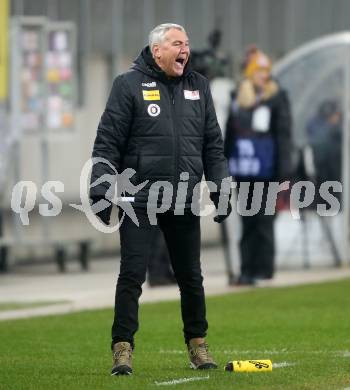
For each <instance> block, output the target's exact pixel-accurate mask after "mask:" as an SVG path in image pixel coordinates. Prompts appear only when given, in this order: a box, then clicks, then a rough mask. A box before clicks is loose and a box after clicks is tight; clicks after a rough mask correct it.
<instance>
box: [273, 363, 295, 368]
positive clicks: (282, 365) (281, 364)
mask: <svg viewBox="0 0 350 390" xmlns="http://www.w3.org/2000/svg"><path fill="white" fill-rule="evenodd" d="M291 366H295V363H289V362H280V363H272V368H284V367H291Z"/></svg>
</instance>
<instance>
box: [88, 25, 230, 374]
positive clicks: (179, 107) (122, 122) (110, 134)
mask: <svg viewBox="0 0 350 390" xmlns="http://www.w3.org/2000/svg"><path fill="white" fill-rule="evenodd" d="M149 38H150V39H149V46H147V47H146V48H144V49H143V50H142V52H141V54H140V56H139V57H138V58H137V59H136V61H135V63H134V64H133V66H132V67H131V69H130V70H129V71H128V72H126V73H124V74H122V75H120V76H118V77H117V78H116V79H115V81H114V83H113V87H112V91H111V94H110V96H109V99H108V102H107V105H106V109H105V111H104V113H103V115H102V117H101V121H100V123H99V126H98V131H97V137H96V140H95V144H94V150H93V157H102V158H105V159H107V160H108V161H109V162H110V163H111V164H112V165H113V166H114V167H115V168H116V170H117V171H118V172H121V171H123V170H124V169H126V168H132V169H134V170H135V171H136V173H135V175H134V176H133V178H132V182H133V184H134V185H139V184H140V183H145V185H144V186H141V187H142V188H141V189H140V190H139V191H138V192H137V194H135V195H134V202H133V208H134V210H135V213H136V216H137V219H138V222H139V225H138V226H137V225H136V224H135V223H134V222H133V221H132V220H131V219H130V218H129V217H128V216H127V215H124V220H123V223H122V225H121V227H120V241H121V265H120V274H119V278H118V282H117V287H116V297H115V317H114V323H113V327H112V350H113V368H112V375H119V374H131V373H132V364H131V355H132V351H133V349H134V334H135V333H136V331H137V329H138V299H139V297H140V295H141V292H142V288H141V286H142V284H143V282H144V281H145V275H146V268H147V262H148V259H149V257H150V256H151V255H152V254H151V252H152V239H153V237H154V234H155V229H156V228H157V227H156V226H154V225H152V224H151V223H150V220H149V218H148V215H147V211H149V209H148V206H149V204H150V198H152V199H154V186H153V185H154V184H155V183H157V182H159V181H161V182H162V183H164V182H166V183H169V186H170V187H171V189H172V190H173V194H174V195H173V196H172V197H171V199H170V203H169V205H168V207H167V208H166V209H165V210H164V209H163V210H162V211H163V212H161V213H158V214H157V225H158V227H159V228H160V229H161V230H162V231H163V233H164V237H165V240H166V243H167V246H168V250H169V254H170V258H171V262H172V266H173V269H174V274H175V277H176V280H177V282H178V285H179V288H180V292H181V312H182V319H183V323H184V337H185V342H186V344H187V348H188V352H189V357H190V364H191V367H192V368H195V369H208V368H216V367H217V365H216V363H215V362H214V360H213V359H212V357H211V356H210V354H209V352H208V347H207V344H206V343H205V339H204V338H205V336H206V332H207V328H208V324H207V321H206V309H205V297H204V289H203V277H202V274H201V267H200V221H199V216H198V215H196V214H195V213H194V212H192V210H193V208H191V204H192V198H193V195H194V194H193V193H194V191H195V190H196V188H198V184H199V183H200V182H201V180H202V176H203V173H204V175H205V178H206V180H207V181H211V182H213V183H214V184H215V185H216V188H217V190H216V191H213V192H212V193H211V199H212V201H213V202H214V204H215V206H216V208H218V205H219V194H220V192H219V191H220V189H221V197H220V204H221V202H222V199H223V198H224V200H225V199H226V202H227V203H226V208H225V211H224V212H220V215H219V214H218V215H216V217H215V218H214V219H215V221H216V222H221V221H223V220H224V219H225V218H226V217H227V216H228V215H229V213H230V212H231V206H230V203H229V201H228V200H229V190H226V192H225V190H222V188H221V187H220V186H221V183H222V180H223V179H224V178H227V177H229V173H228V170H227V162H226V159H225V157H224V154H223V141H222V137H221V131H220V128H219V125H218V123H217V119H216V114H215V110H214V106H213V102H212V98H211V94H210V90H209V84H208V81H207V79H206V78H205V77H203V76H201V75H200V74H198V73H196V72H194V71H192V70H191V69H190V66H189V56H190V48H189V40H188V37H187V34H186V32H185V30H184V28H183V27H182V26H179V25H176V24H162V25H160V26H157V27H156V28H155V29H153V30H152V31H151V33H150V37H149ZM111 173H112V172H111V171H110V167H108V165H106V164H96V165H94V167H93V171H92V181H96V180H98V179H99V178H100V177H102V175H104V174H111ZM184 183H185V185H186V189H187V191H186V194H185V196H180V197H179V196H176V195H178V194H179V189H180V187H181V188H183V187H182V186H183V185H184ZM158 189H159V188H158ZM106 191H107V187H106V185H105V184H104V183H102V184H100V185H99V186H95V187H93V188H91V193H90V196H91V198H92V200H93V201H94V202H96V201H98V200H100V199H102V198H105V195H106ZM165 192H166V191H165V190H164V191H163V192H162V191H161V190H160V191H159V193H158V192H157V194H156V198H157V200H156V202H155V203H156V205H155V207H157V204H158V201H159V198H158V195H159V197H160V198H161V197H162V195H163V196H164V197H165ZM177 198H178V199H177ZM180 198H181V199H180ZM179 199H180V203H181V202H182V207H178V206H179V205H178V203H176V202H177V200H179ZM179 210H180V211H179ZM181 210H182V212H181ZM98 216H99V217H100V218H101V219H102V221H103V222H105V223H106V224H108V223H109V219H110V208H107V209H105V210H103V211H102V212H100V213H98ZM119 216H120V217H121V216H122V211H121V210H120V211H119Z"/></svg>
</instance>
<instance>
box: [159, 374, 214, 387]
mask: <svg viewBox="0 0 350 390" xmlns="http://www.w3.org/2000/svg"><path fill="white" fill-rule="evenodd" d="M206 379H209V375H207V376H194V377H192V378H179V379H172V380H171V381H166V382H157V381H155V382H154V383H155V385H157V386H172V385H179V384H180V383H186V382H194V381H202V380H206Z"/></svg>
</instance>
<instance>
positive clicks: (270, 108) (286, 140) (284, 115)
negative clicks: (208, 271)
mask: <svg viewBox="0 0 350 390" xmlns="http://www.w3.org/2000/svg"><path fill="white" fill-rule="evenodd" d="M271 68H272V64H271V60H270V58H269V57H268V56H267V55H266V54H264V53H263V52H262V51H260V50H258V49H257V48H256V47H252V48H250V49H249V50H248V51H247V53H246V60H245V62H244V64H243V67H242V70H243V78H242V80H241V82H240V84H239V86H238V88H237V91H235V92H234V93H233V94H232V103H231V106H230V112H229V116H228V120H227V125H226V133H225V134H226V135H225V154H226V157H227V158H228V160H229V168H230V174H231V175H232V176H233V177H234V179H235V180H236V181H237V188H238V190H239V191H242V193H243V188H245V189H247V199H246V200H245V201H246V204H244V206H243V208H245V209H247V210H249V209H250V208H252V207H253V206H254V207H255V205H256V203H257V202H259V206H260V205H261V207H260V209H259V210H258V211H257V213H256V214H255V215H252V216H243V215H242V216H241V220H242V237H241V240H240V255H241V275H240V277H239V279H238V283H239V284H254V282H255V280H256V279H270V278H272V277H273V274H274V257H275V244H274V229H273V223H274V215H265V205H266V197H267V190H268V184H269V182H271V181H283V180H284V179H288V178H289V176H290V171H291V163H290V157H291V115H290V105H289V101H288V97H287V94H286V92H285V91H284V90H283V89H281V87H280V86H279V84H278V83H277V81H276V80H274V79H273V78H272V77H271ZM256 182H262V183H263V184H262V187H263V191H262V196H260V197H259V196H253V192H254V184H255V183H256ZM243 183H246V184H244V185H243ZM255 192H256V195H259V194H258V193H257V192H258V191H255ZM242 193H241V195H242ZM260 195H261V193H260ZM239 200H240V197H239Z"/></svg>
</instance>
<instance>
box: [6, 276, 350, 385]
mask: <svg viewBox="0 0 350 390" xmlns="http://www.w3.org/2000/svg"><path fill="white" fill-rule="evenodd" d="M207 312H208V320H209V333H208V338H207V341H208V343H209V346H210V349H211V351H212V354H213V355H214V357H215V359H216V361H217V362H218V364H219V369H218V370H211V371H205V372H202V371H193V370H191V369H190V368H189V366H188V360H187V355H186V353H185V345H184V343H183V339H182V323H181V319H180V307H179V302H163V303H152V304H143V305H141V308H140V330H139V332H138V333H137V337H136V349H135V352H134V374H133V375H132V376H130V377H111V376H110V375H109V371H110V368H111V354H110V350H109V333H110V325H111V320H112V314H113V312H112V309H109V310H97V311H86V312H81V313H74V314H68V315H61V316H50V317H42V318H34V319H26V320H13V321H5V322H0V389H74V390H75V389H85V390H86V389H128V390H134V389H153V388H160V389H161V388H177V389H184V388H186V389H191V388H193V389H215V390H217V389H231V388H232V389H307V390H309V389H318V390H319V389H327V390H328V389H339V390H341V389H345V388H347V387H350V280H343V281H339V282H332V283H324V284H318V285H308V286H302V287H288V288H280V289H254V290H250V291H247V292H242V293H238V294H227V295H224V296H217V297H210V298H208V299H207ZM239 359H271V360H272V361H273V362H274V363H278V364H280V365H282V366H284V367H280V368H274V369H273V371H272V372H271V373H249V374H247V373H240V374H238V373H232V372H224V371H223V366H224V365H225V363H226V362H227V361H229V360H239ZM197 377H202V378H200V379H201V380H196V378H197ZM184 378H185V379H187V380H188V381H187V382H185V383H176V382H171V381H174V380H180V381H181V380H184ZM190 378H195V379H190Z"/></svg>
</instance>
